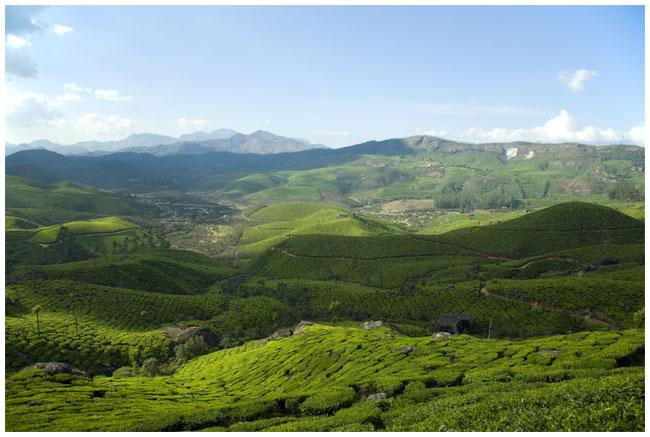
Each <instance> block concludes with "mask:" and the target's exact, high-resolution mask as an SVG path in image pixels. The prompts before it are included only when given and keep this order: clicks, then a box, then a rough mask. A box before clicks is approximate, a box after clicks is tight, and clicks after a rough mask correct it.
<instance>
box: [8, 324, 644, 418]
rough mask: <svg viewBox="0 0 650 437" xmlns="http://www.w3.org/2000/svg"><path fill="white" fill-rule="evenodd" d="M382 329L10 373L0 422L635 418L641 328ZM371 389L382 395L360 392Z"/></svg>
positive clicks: (323, 330)
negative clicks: (180, 359) (110, 372)
mask: <svg viewBox="0 0 650 437" xmlns="http://www.w3.org/2000/svg"><path fill="white" fill-rule="evenodd" d="M384 333H386V331H385V330H383V329H379V330H375V331H367V330H362V329H359V328H340V327H339V328H334V327H327V326H321V325H316V326H313V327H309V328H307V329H306V330H305V331H304V333H303V334H302V335H298V336H295V337H293V338H290V339H284V340H279V341H274V342H270V343H268V344H267V345H265V346H261V347H255V346H254V345H250V346H247V347H243V348H238V349H236V350H234V351H233V352H232V353H226V354H224V353H223V351H220V352H215V353H213V354H209V355H205V356H201V357H198V358H196V359H193V360H191V361H190V362H188V363H187V364H186V365H185V366H183V367H182V368H181V369H180V370H178V371H177V372H176V373H175V374H174V375H173V376H166V377H155V378H146V377H132V378H105V377H98V378H94V379H87V378H83V377H73V376H68V375H60V376H55V377H47V376H44V375H43V374H42V373H41V371H26V372H20V373H17V374H15V375H12V376H10V377H9V378H8V379H7V382H6V387H7V401H6V424H7V425H6V426H7V430H10V431H27V430H36V429H38V430H43V431H45V430H48V431H55V430H58V431H63V430H66V431H73V430H77V431H80V430H140V431H153V430H158V431H160V430H193V429H203V428H210V427H212V428H211V429H224V428H227V429H232V430H235V429H263V430H278V431H279V430H287V431H288V430H293V431H325V430H335V429H349V430H364V429H365V430H375V429H378V428H379V429H385V430H388V431H398V430H401V431H407V430H418V431H441V430H458V431H460V430H500V431H504V430H521V431H539V430H565V431H567V430H572V431H589V430H598V431H606V430H620V431H623V430H626V431H634V430H636V431H638V430H642V429H643V428H644V413H643V411H644V405H643V404H644V401H643V386H644V379H643V368H642V367H636V366H639V360H638V358H637V357H638V351H640V350H643V348H644V336H643V332H642V331H639V330H636V331H634V330H632V331H625V332H621V333H606V332H602V333H591V334H590V333H579V334H573V335H566V336H556V337H548V338H540V339H532V340H525V341H515V342H513V341H503V340H478V339H475V338H472V337H468V336H459V337H455V338H453V339H450V340H442V341H440V340H432V339H430V338H426V337H425V338H409V337H402V336H400V335H395V334H393V336H392V337H386V336H384V335H383V334H384ZM405 346H412V347H414V351H413V352H411V353H409V354H405V353H401V352H399V350H400V349H401V348H403V347H405ZM546 350H551V351H555V352H553V353H551V354H550V355H549V354H547V355H542V354H540V352H542V351H546ZM378 391H382V392H384V393H386V395H387V399H386V400H383V401H379V402H375V401H365V400H364V397H365V395H367V394H370V393H374V392H378ZM215 427H219V428H215Z"/></svg>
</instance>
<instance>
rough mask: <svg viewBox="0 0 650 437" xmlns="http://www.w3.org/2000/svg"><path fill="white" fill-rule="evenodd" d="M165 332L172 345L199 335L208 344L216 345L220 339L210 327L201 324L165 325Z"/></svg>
mask: <svg viewBox="0 0 650 437" xmlns="http://www.w3.org/2000/svg"><path fill="white" fill-rule="evenodd" d="M163 332H164V333H165V335H166V336H167V338H169V340H171V343H172V347H173V346H178V345H179V344H183V343H185V342H186V341H187V340H189V339H190V338H192V337H194V336H195V335H198V336H199V337H203V340H204V341H205V343H206V344H207V345H208V346H216V345H217V344H218V342H219V339H218V338H217V336H216V335H214V334H213V333H212V331H210V330H209V329H208V328H203V327H201V326H165V327H163Z"/></svg>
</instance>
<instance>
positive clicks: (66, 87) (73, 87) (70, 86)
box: [62, 82, 93, 93]
mask: <svg viewBox="0 0 650 437" xmlns="http://www.w3.org/2000/svg"><path fill="white" fill-rule="evenodd" d="M62 89H63V91H73V92H75V93H81V92H84V93H90V92H92V90H93V89H92V88H84V87H82V86H81V85H77V84H76V83H74V82H67V83H64V84H63V87H62Z"/></svg>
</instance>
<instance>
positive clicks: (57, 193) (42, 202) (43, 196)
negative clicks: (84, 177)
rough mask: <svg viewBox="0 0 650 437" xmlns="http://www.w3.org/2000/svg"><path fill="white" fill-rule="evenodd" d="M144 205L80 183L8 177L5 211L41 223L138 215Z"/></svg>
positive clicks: (6, 181) (6, 180)
mask: <svg viewBox="0 0 650 437" xmlns="http://www.w3.org/2000/svg"><path fill="white" fill-rule="evenodd" d="M143 207H144V205H141V204H139V203H137V202H135V201H134V200H133V199H132V198H129V197H127V196H120V195H117V194H115V193H111V192H107V191H100V190H97V189H95V188H92V187H88V186H83V185H80V184H77V183H71V182H58V183H55V184H47V183H43V182H37V181H36V180H32V179H26V178H20V177H14V176H6V177H5V208H6V214H7V215H10V216H13V217H17V218H19V219H22V220H26V221H28V222H34V223H35V224H39V225H48V224H55V223H61V222H64V221H70V220H77V219H86V218H95V217H100V216H106V215H129V214H135V213H136V212H139V211H140V210H141V209H142V208H143ZM17 227H21V226H17ZM23 227H24V226H23Z"/></svg>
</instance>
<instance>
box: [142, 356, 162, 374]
mask: <svg viewBox="0 0 650 437" xmlns="http://www.w3.org/2000/svg"><path fill="white" fill-rule="evenodd" d="M141 371H142V373H143V374H145V375H147V376H156V375H158V372H159V371H160V369H159V363H158V360H157V359H156V358H147V359H146V360H144V363H142V369H141Z"/></svg>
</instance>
